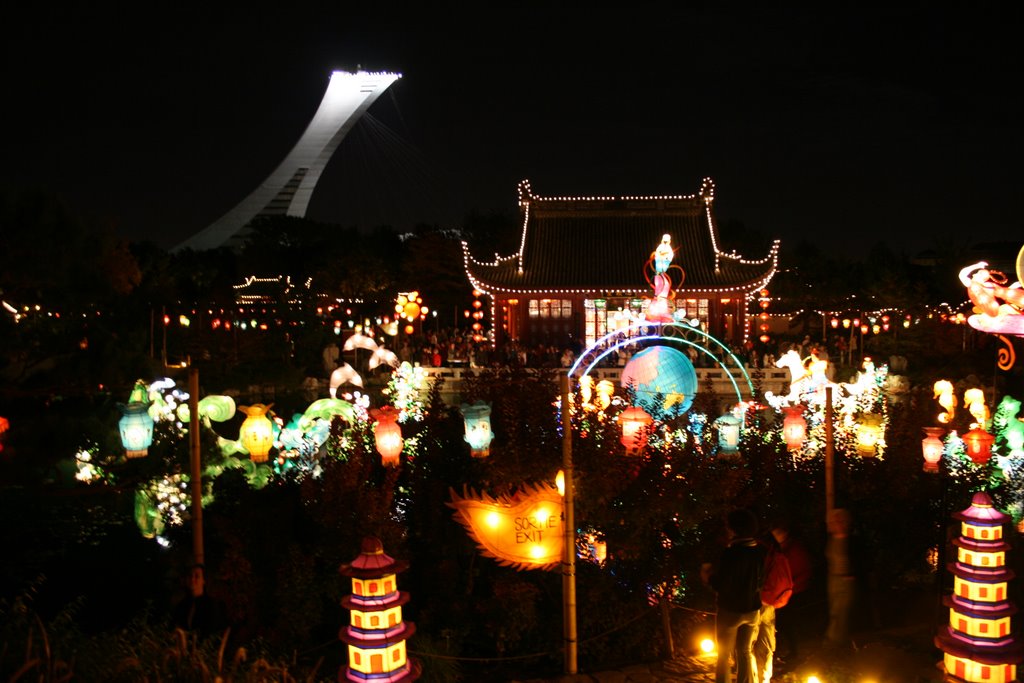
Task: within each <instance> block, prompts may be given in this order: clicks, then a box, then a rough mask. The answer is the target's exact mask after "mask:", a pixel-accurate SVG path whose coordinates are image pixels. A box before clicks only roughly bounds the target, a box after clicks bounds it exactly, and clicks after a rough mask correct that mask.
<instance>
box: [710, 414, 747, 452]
mask: <svg viewBox="0 0 1024 683" xmlns="http://www.w3.org/2000/svg"><path fill="white" fill-rule="evenodd" d="M715 424H716V425H717V426H718V452H719V453H722V454H733V453H737V452H738V451H739V449H740V427H741V425H742V424H743V422H742V421H741V420H740V419H739V418H738V417H736V416H735V415H733V414H732V413H731V412H729V413H726V414H725V415H722V416H721V417H720V418H718V419H717V420H715Z"/></svg>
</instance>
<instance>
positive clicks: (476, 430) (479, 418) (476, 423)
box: [461, 401, 494, 458]
mask: <svg viewBox="0 0 1024 683" xmlns="http://www.w3.org/2000/svg"><path fill="white" fill-rule="evenodd" d="M461 409H462V418H463V420H464V421H465V423H466V436H465V437H463V438H465V440H466V443H468V444H469V448H470V451H471V453H472V454H473V457H474V458H486V457H487V456H488V455H490V454H491V440H492V439H493V438H494V432H492V431H491V406H490V404H489V403H485V402H483V401H477V402H476V403H473V404H469V403H463V404H462V406H461Z"/></svg>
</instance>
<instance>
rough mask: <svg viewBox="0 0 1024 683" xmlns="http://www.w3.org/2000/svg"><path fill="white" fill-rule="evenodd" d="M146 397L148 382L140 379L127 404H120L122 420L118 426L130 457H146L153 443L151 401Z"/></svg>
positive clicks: (126, 454)
mask: <svg viewBox="0 0 1024 683" xmlns="http://www.w3.org/2000/svg"><path fill="white" fill-rule="evenodd" d="M146 398H147V392H146V383H145V382H143V381H142V380H139V381H138V382H136V383H135V388H134V389H132V393H131V397H130V398H129V400H128V403H127V405H125V404H123V403H122V404H118V407H119V408H120V409H121V420H120V421H119V422H118V423H117V427H118V430H119V431H120V432H121V445H122V446H124V450H125V456H126V457H128V458H141V457H144V456H145V455H146V454H147V453H149V447H150V445H151V444H152V443H153V418H152V417H150V415H149V401H147V400H146Z"/></svg>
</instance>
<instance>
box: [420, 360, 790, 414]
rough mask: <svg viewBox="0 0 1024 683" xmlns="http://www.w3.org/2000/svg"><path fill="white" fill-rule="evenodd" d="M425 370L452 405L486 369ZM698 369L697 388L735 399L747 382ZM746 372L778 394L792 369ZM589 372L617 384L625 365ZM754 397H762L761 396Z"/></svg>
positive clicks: (596, 378) (718, 371)
mask: <svg viewBox="0 0 1024 683" xmlns="http://www.w3.org/2000/svg"><path fill="white" fill-rule="evenodd" d="M425 370H426V371H427V375H428V376H429V377H430V378H431V379H444V383H443V384H442V385H441V398H442V399H443V400H444V402H445V403H447V404H449V405H455V404H458V403H461V402H462V400H463V396H462V388H463V382H464V381H465V380H466V379H467V378H470V377H476V376H477V375H478V374H479V373H481V372H484V368H469V367H445V368H425ZM530 371H531V369H530V368H527V372H530ZM696 371H697V390H698V391H704V390H705V389H706V387H707V382H708V380H709V379H710V380H711V386H712V387H713V389H714V392H715V393H716V394H720V395H723V396H732V397H733V401H735V396H736V393H735V388H734V387H735V385H737V384H738V385H739V386H740V387H741V388H745V387H746V383H745V381H743V380H742V378H741V377H740V375H739V372H738V371H735V373H734V375H733V380H735V384H734V381H732V380H730V379H729V377H728V375H727V371H726V370H723V369H722V368H696ZM535 372H551V369H550V368H545V369H543V370H540V369H538V370H535ZM564 372H565V370H564V369H562V370H561V371H559V372H556V373H555V375H554V381H553V382H552V387H553V388H554V391H555V392H556V393H557V391H558V377H560V376H561V375H562V374H564ZM747 372H748V373H749V374H750V377H751V379H752V380H754V382H755V384H757V383H760V389H761V393H762V396H763V395H764V392H766V391H771V392H773V393H775V394H778V393H780V392H782V391H783V390H784V389H785V388H786V385H788V384H789V370H786V369H782V370H780V369H778V368H770V369H767V370H756V369H753V368H747ZM590 375H591V377H593V378H594V381H595V382H599V381H601V380H603V379H607V380H610V381H612V382H614V383H615V384H616V385H618V383H619V378H620V377H621V376H622V368H620V367H612V368H594V370H593V371H591V373H590ZM743 398H744V399H750V398H751V397H750V396H747V395H744V396H743ZM754 398H761V396H757V397H754Z"/></svg>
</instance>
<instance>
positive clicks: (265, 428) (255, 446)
mask: <svg viewBox="0 0 1024 683" xmlns="http://www.w3.org/2000/svg"><path fill="white" fill-rule="evenodd" d="M273 405H274V404H273V403H271V404H270V405H263V404H262V403H255V404H253V405H251V406H238V409H239V410H240V411H241V412H243V413H245V414H246V418H245V421H244V422H242V427H241V429H239V432H238V438H239V441H241V442H242V446H244V447H245V450H247V451H249V458H251V459H252V461H253V462H257V463H258V462H266V461H267V458H268V456H269V454H270V449H271V448H273V446H274V423H273V422H271V421H270V418H269V417H267V411H269V410H270V409H271V407H273Z"/></svg>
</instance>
